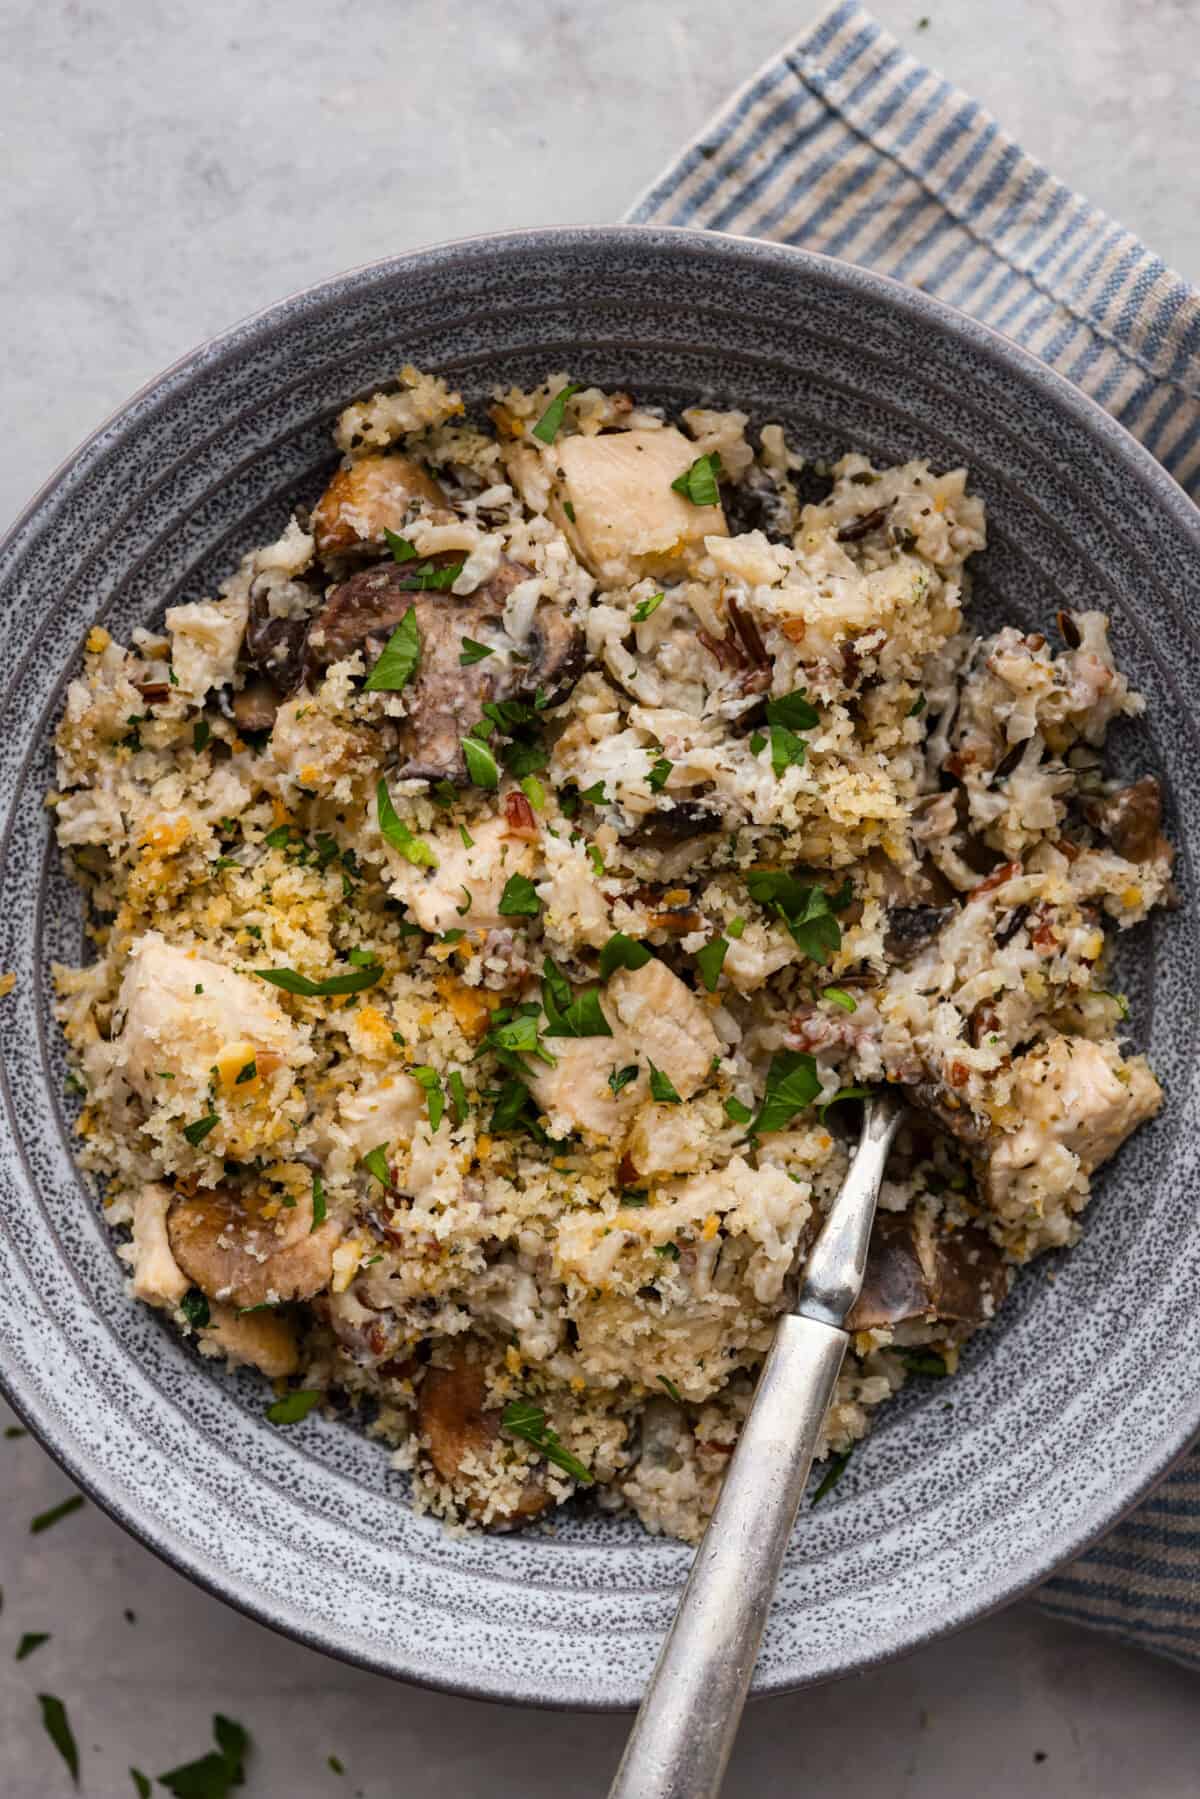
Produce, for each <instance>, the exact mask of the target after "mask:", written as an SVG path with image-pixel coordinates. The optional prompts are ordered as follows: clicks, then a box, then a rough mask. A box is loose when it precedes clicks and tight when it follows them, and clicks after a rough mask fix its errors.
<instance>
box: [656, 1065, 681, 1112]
mask: <svg viewBox="0 0 1200 1799" xmlns="http://www.w3.org/2000/svg"><path fill="white" fill-rule="evenodd" d="M650 1097H651V1099H656V1100H657V1101H658V1103H659V1105H660V1106H678V1105H681V1104H682V1103H683V1102H682V1101H681V1100H680V1097H679V1095H678V1093H677V1092H676V1091H675V1087H674V1083H673V1082H672V1081H671V1078H670V1076H669V1075H665V1074H664V1073H663V1071H662V1069H661V1068H656V1067H655V1066H654V1064H653V1062H651V1064H650Z"/></svg>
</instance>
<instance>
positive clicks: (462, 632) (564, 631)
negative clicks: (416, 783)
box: [306, 557, 583, 781]
mask: <svg viewBox="0 0 1200 1799" xmlns="http://www.w3.org/2000/svg"><path fill="white" fill-rule="evenodd" d="M429 560H430V561H433V562H435V563H437V562H440V561H444V560H445V559H444V558H439V557H432V558H430V559H429ZM529 572H530V571H529V570H528V569H527V568H524V567H522V565H521V564H520V563H516V562H506V563H503V564H502V565H501V567H500V568H499V569H498V570H497V571H496V573H495V574H494V575H493V576H492V579H491V580H490V581H486V582H484V584H483V585H482V586H481V587H478V588H476V590H475V592H474V593H471V594H466V595H463V596H460V595H457V594H451V593H435V592H420V591H414V590H413V586H412V582H413V576H412V574H411V573H410V572H409V571H408V569H407V568H406V567H405V566H404V565H403V564H393V565H391V566H384V567H379V568H370V569H363V570H362V571H361V573H359V574H357V575H352V576H351V577H350V579H349V580H348V581H343V582H342V583H341V584H340V586H338V587H335V588H334V589H333V592H332V593H331V594H330V596H329V598H328V600H327V601H326V602H325V605H324V607H323V608H322V610H321V612H320V614H319V615H318V617H317V618H316V619H315V620H314V621H313V624H312V626H311V628H310V630H309V635H308V652H307V660H306V666H307V669H308V671H309V673H310V675H312V676H313V677H314V678H315V677H316V676H318V675H319V674H320V673H321V672H323V670H324V669H326V668H327V667H328V666H329V665H330V664H331V663H333V662H337V661H340V660H341V659H342V658H344V657H346V656H349V655H351V654H352V653H353V652H354V651H355V650H358V649H361V650H362V651H363V655H364V660H365V661H366V662H367V663H368V665H370V664H371V663H372V662H374V661H376V660H377V659H378V657H379V656H380V654H381V653H382V651H383V649H384V646H385V645H386V643H387V640H388V638H389V637H390V635H391V633H392V632H393V631H394V630H395V629H396V626H397V625H398V624H399V623H400V622H401V620H402V619H403V618H405V617H406V615H407V614H408V612H409V611H410V610H411V611H414V612H415V613H416V615H417V629H418V632H419V634H420V639H421V659H420V662H419V663H418V665H417V672H416V674H415V676H414V677H413V679H412V681H411V683H410V684H409V686H408V688H407V690H406V694H405V698H406V702H407V708H408V715H407V717H406V718H405V719H404V720H403V721H401V722H400V724H399V734H400V754H401V757H402V759H403V760H402V765H401V768H400V771H399V772H400V773H401V775H403V776H408V777H410V778H417V779H421V780H427V781H440V780H451V781H455V780H457V781H463V780H465V779H466V763H465V761H464V759H463V753H462V738H463V736H464V735H465V733H466V732H467V731H469V730H470V729H471V727H472V726H473V725H475V724H477V723H478V722H479V720H480V719H481V718H482V716H483V706H484V704H485V703H486V702H487V701H489V700H507V699H522V698H533V696H534V695H535V694H536V693H537V692H538V690H539V689H540V690H541V694H542V703H543V705H550V704H554V703H555V702H556V701H557V700H559V699H561V698H564V697H565V695H566V694H567V693H568V692H569V691H570V689H571V687H572V686H573V685H574V683H575V681H576V680H577V679H578V676H579V671H580V668H581V666H582V660H583V634H582V632H581V631H580V629H579V627H578V625H576V624H574V623H573V622H572V621H571V620H569V619H567V618H566V617H565V616H564V614H563V613H562V612H561V611H560V610H559V609H558V608H557V607H554V606H543V607H542V608H541V610H540V611H539V612H538V614H537V616H536V618H535V621H534V627H533V631H532V633H531V636H530V645H531V649H532V654H531V656H530V660H529V661H528V662H526V663H513V664H508V663H506V662H505V661H503V660H502V659H501V658H499V657H495V658H493V657H490V656H489V657H485V658H484V659H483V660H482V661H480V662H474V663H470V664H469V665H468V666H467V667H463V665H462V646H463V639H464V637H470V638H473V639H474V640H475V642H477V643H478V642H485V643H487V642H489V641H490V640H492V639H494V638H495V636H496V634H497V633H498V632H500V631H501V630H502V629H503V626H504V602H505V600H506V599H507V597H508V595H509V594H510V593H511V591H512V589H513V588H514V587H515V586H516V585H517V583H518V582H520V581H523V580H525V579H526V578H527V577H528V575H529Z"/></svg>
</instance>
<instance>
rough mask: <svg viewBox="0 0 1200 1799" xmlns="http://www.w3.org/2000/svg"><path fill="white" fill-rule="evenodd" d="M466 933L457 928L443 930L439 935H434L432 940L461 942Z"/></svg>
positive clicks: (437, 941)
mask: <svg viewBox="0 0 1200 1799" xmlns="http://www.w3.org/2000/svg"><path fill="white" fill-rule="evenodd" d="M466 934H467V933H466V932H465V931H459V930H453V931H443V932H442V934H441V936H440V937H435V938H434V940H433V941H434V942H435V943H461V942H462V940H463V938H464V937H465V936H466Z"/></svg>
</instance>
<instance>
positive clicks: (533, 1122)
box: [488, 1080, 545, 1142]
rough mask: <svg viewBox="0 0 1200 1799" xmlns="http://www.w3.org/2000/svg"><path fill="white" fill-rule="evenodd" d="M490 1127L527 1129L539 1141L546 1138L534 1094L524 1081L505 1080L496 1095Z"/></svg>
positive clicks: (503, 1129) (504, 1129)
mask: <svg viewBox="0 0 1200 1799" xmlns="http://www.w3.org/2000/svg"><path fill="white" fill-rule="evenodd" d="M488 1129H489V1130H491V1131H494V1132H499V1131H519V1130H526V1131H528V1132H529V1134H530V1135H531V1136H532V1137H536V1138H537V1139H538V1141H539V1142H542V1141H544V1140H545V1132H544V1131H543V1130H542V1128H541V1126H540V1125H539V1123H538V1115H537V1107H536V1105H535V1104H534V1099H533V1095H532V1093H531V1092H530V1091H529V1088H528V1087H527V1086H526V1085H525V1083H524V1081H517V1080H513V1081H505V1083H504V1085H503V1087H501V1089H500V1091H499V1093H498V1094H497V1096H496V1103H495V1105H494V1106H493V1108H492V1116H491V1120H490V1123H489V1125H488Z"/></svg>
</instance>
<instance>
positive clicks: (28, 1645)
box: [13, 1630, 50, 1662]
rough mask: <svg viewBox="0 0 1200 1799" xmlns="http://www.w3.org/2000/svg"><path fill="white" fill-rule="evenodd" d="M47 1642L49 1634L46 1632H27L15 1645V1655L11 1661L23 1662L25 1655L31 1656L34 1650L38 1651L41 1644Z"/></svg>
mask: <svg viewBox="0 0 1200 1799" xmlns="http://www.w3.org/2000/svg"><path fill="white" fill-rule="evenodd" d="M49 1641H50V1632H49V1631H48V1630H27V1631H26V1632H25V1634H24V1635H23V1636H22V1638H21V1641H20V1642H19V1643H18V1644H17V1653H16V1655H15V1656H14V1657H13V1660H14V1661H18V1662H23V1661H24V1660H25V1657H26V1656H27V1655H32V1654H33V1652H34V1650H35V1649H40V1648H41V1646H42V1644H43V1643H48V1642H49Z"/></svg>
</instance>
